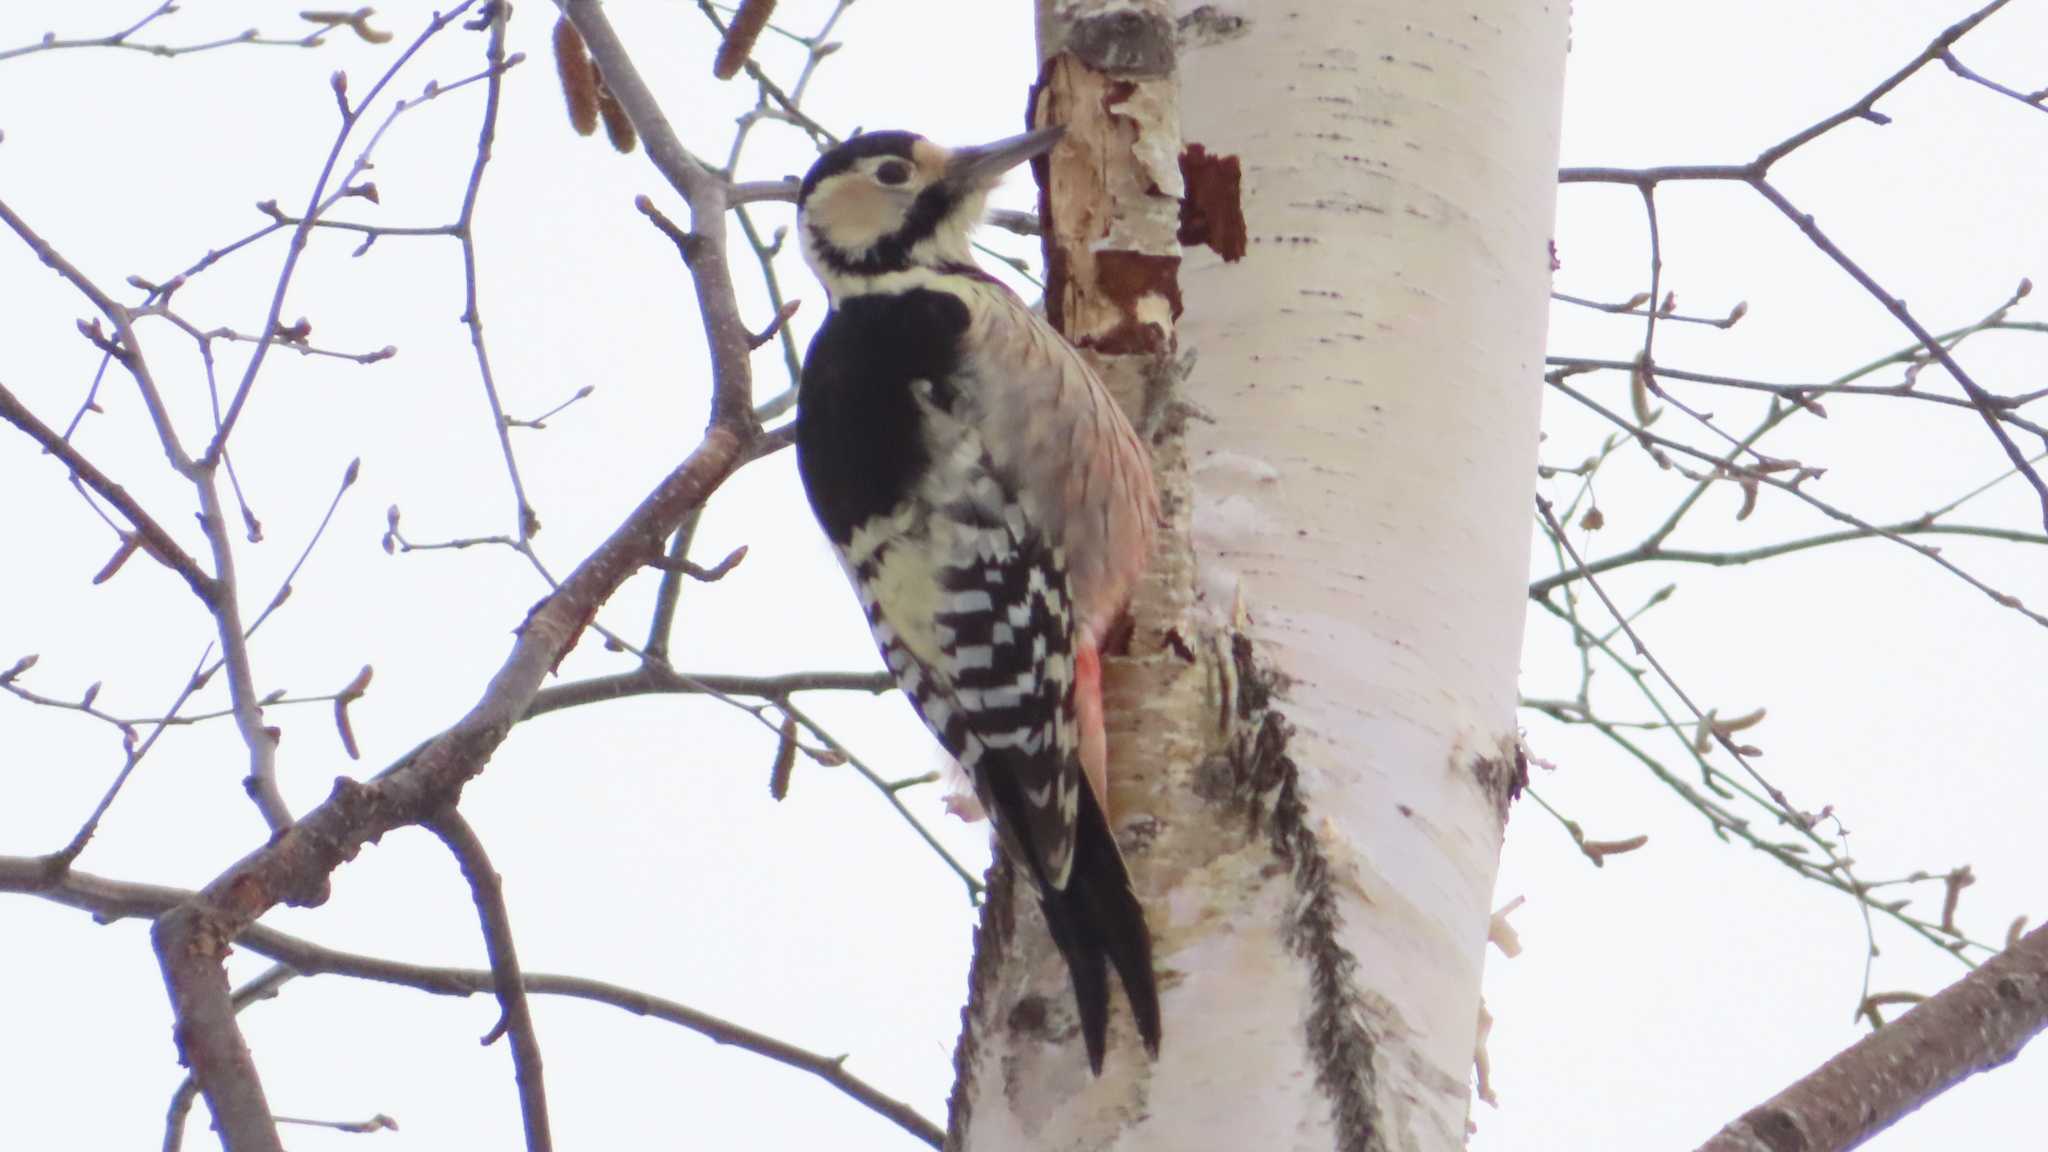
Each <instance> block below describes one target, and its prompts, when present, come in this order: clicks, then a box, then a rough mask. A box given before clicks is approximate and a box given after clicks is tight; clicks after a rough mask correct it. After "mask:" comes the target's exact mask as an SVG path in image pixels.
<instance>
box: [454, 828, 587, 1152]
mask: <svg viewBox="0 0 2048 1152" xmlns="http://www.w3.org/2000/svg"><path fill="white" fill-rule="evenodd" d="M427 827H428V828H430V829H432V830H433V833H434V835H436V836H439V837H440V838H441V842H442V843H443V844H446V845H447V846H448V851H450V852H452V853H454V855H455V862H456V863H457V864H458V865H460V866H461V868H462V878H463V879H464V880H467V881H468V882H469V893H470V896H471V898H472V899H474V900H475V901H476V912H477V919H478V920H479V921H480V922H481V923H482V925H483V933H484V951H485V953H486V954H487V955H488V956H489V957H490V960H491V986H492V988H493V990H494V991H495V992H496V993H497V996H498V1023H497V1024H496V1025H495V1026H493V1027H492V1028H491V1030H490V1031H489V1032H487V1033H485V1035H484V1038H483V1042H484V1043H485V1044H489V1043H491V1042H492V1041H494V1040H496V1039H497V1038H498V1037H500V1036H505V1037H508V1038H509V1039H510V1041H511V1044H512V1069H513V1078H514V1080H515V1081H516V1082H517V1083H518V1085H519V1114H520V1117H521V1118H522V1119H523V1120H524V1121H525V1123H526V1148H527V1152H550V1150H551V1149H552V1148H553V1147H554V1143H555V1141H554V1136H553V1134H552V1133H550V1131H549V1129H548V1091H547V1084H546V1082H545V1080H544V1079H543V1077H542V1075H541V1058H540V1037H539V1034H538V1033H537V1032H536V1031H535V1030H534V1026H533V1012H532V1010H531V1009H530V1008H528V1006H527V1003H526V986H525V984H524V983H523V982H522V979H521V977H520V974H519V952H518V950H517V949H516V948H515V947H514V946H513V942H512V915H511V913H510V911H509V910H507V909H506V907H505V888H504V884H503V883H502V882H501V881H500V879H499V876H498V871H497V869H495V868H493V867H491V857H490V854H489V853H487V852H485V851H484V842H483V841H482V840H480V839H478V838H477V834H476V830H475V829H473V828H471V827H470V826H469V821H467V820H464V819H463V818H462V814H461V813H460V812H457V811H456V810H455V809H454V808H448V809H445V810H443V811H442V812H441V813H440V814H439V815H437V816H435V817H434V818H433V819H431V820H429V821H427Z"/></svg>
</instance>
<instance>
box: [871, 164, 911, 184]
mask: <svg viewBox="0 0 2048 1152" xmlns="http://www.w3.org/2000/svg"><path fill="white" fill-rule="evenodd" d="M875 179H877V180H880V181H881V182H882V183H884V184H902V183H904V182H906V181H908V180H909V179H910V165H908V164H905V163H904V162H903V161H901V160H887V161H884V162H883V163H881V164H879V165H877V166H876V168H875Z"/></svg>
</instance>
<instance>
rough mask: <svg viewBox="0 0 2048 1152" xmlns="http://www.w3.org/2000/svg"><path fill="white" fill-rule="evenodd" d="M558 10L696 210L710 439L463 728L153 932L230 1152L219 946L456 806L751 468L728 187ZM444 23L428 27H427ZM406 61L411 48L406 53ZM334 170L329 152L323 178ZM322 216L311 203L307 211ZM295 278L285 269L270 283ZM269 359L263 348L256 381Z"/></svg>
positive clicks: (585, 6) (317, 815) (528, 627)
mask: <svg viewBox="0 0 2048 1152" xmlns="http://www.w3.org/2000/svg"><path fill="white" fill-rule="evenodd" d="M566 10H567V12H568V15H569V16H570V18H571V19H572V20H574V21H575V22H576V24H577V29H578V31H579V32H580V33H581V34H582V35H583V38H584V41H585V43H586V44H588V45H589V46H590V51H591V54H592V56H593V58H594V59H596V60H597V62H598V64H599V66H600V68H601V69H602V71H603V74H604V78H605V83H606V86H607V87H608V88H609V89H610V90H611V91H612V92H613V93H614V94H615V95H616V96H617V97H618V98H619V100H620V102H621V103H622V104H623V105H624V107H625V108H626V110H627V112H628V113H629V115H631V117H632V119H633V122H634V125H635V126H636V127H637V128H638V129H639V131H640V135H641V136H642V137H643V138H644V139H645V140H646V141H647V144H648V152H649V155H650V156H651V157H653V158H654V160H655V162H656V164H657V166H658V167H659V168H660V169H661V171H662V172H663V174H664V175H665V176H667V177H668V178H669V180H670V182H671V183H672V184H674V185H675V186H676V188H677V189H678V190H680V191H681V192H682V193H683V196H684V198H685V199H686V200H687V201H688V203H689V205H690V210H691V218H692V234H693V236H694V237H695V238H696V241H695V243H694V244H693V248H694V250H695V251H694V252H693V259H691V260H690V261H689V269H690V274H691V277H692V279H693V280H694V282H695V284H696V287H697V300H698V308H699V311H700V312H701V313H702V315H703V317H704V326H705V331H706V335H707V337H708V338H709V339H708V343H709V346H710V351H711V361H712V404H711V422H710V426H709V428H708V429H707V430H706V432H705V436H704V439H703V441H702V442H701V443H700V444H699V445H698V447H697V448H696V449H695V450H694V451H693V452H692V453H691V454H690V456H689V458H688V459H686V460H685V461H684V462H683V463H682V464H681V465H679V466H678V467H677V468H676V469H675V470H674V471H673V472H671V473H670V474H669V475H668V476H667V477H666V478H665V479H664V480H663V481H662V482H661V483H660V484H659V485H658V486H657V487H656V488H655V489H654V491H653V492H651V493H649V494H648V496H647V497H646V499H645V500H643V501H642V502H641V504H640V506H639V507H638V508H636V509H635V510H634V511H633V512H632V514H631V515H629V516H628V517H627V518H626V519H625V521H624V522H623V523H621V524H620V525H619V527H618V528H617V529H616V530H614V532H613V533H612V534H611V536H610V537H609V538H608V539H606V540H605V542H604V543H603V544H601V545H599V546H598V548H597V550H596V551H594V552H593V553H591V554H590V555H589V556H588V557H587V558H586V559H585V560H584V561H583V562H582V563H581V564H580V565H578V566H577V568H576V569H575V571H573V572H572V573H570V574H569V576H568V577H567V578H566V579H565V580H563V581H562V583H561V585H560V586H559V587H558V588H557V589H556V590H555V591H554V592H553V593H552V594H550V595H549V596H548V597H547V598H546V599H545V600H543V601H541V603H540V604H539V605H537V606H536V607H535V608H534V609H533V611H532V612H531V613H529V615H528V617H527V619H526V622H525V623H524V624H523V625H522V626H521V627H520V629H519V632H518V639H517V641H516V642H515V643H514V645H513V649H512V652H511V653H510V654H509V655H508V657H507V658H506V660H505V662H504V664H503V665H502V666H501V667H500V668H499V670H498V673H497V674H496V676H494V677H493V678H492V680H491V683H490V685H489V686H488V687H487V688H486V689H485V690H484V694H483V698H482V699H481V700H479V701H478V702H477V704H476V705H475V706H474V707H473V708H471V709H470V711H469V713H468V714H467V715H465V716H463V717H462V719H461V720H459V721H458V722H456V723H455V724H454V725H453V726H452V727H450V728H448V729H446V730H445V731H443V732H442V733H441V734H439V735H437V736H435V737H433V738H431V739H429V740H428V741H427V742H426V743H424V744H422V745H421V746H420V747H419V748H417V749H415V750H414V751H413V752H412V753H410V754H408V755H406V756H404V757H402V758H400V760H399V761H398V762H397V763H395V764H393V765H392V766H391V767H390V768H388V769H386V770H385V771H384V772H383V773H382V774H380V775H379V776H378V777H377V778H376V779H374V780H372V781H371V782H370V783H368V784H362V783H358V782H356V781H354V780H349V779H343V780H340V781H338V782H337V783H336V785H335V788H334V791H333V793H332V794H331V795H330V796H329V797H328V799H327V800H326V801H324V802H323V803H321V804H320V805H318V806H317V807H315V808H314V809H313V810H311V811H309V812H308V813H306V814H305V816H304V817H303V818H302V819H300V820H299V821H298V822H297V823H296V824H294V825H292V826H291V827H290V828H288V829H286V830H284V831H283V832H281V833H279V834H277V835H276V836H274V837H273V838H272V839H271V840H270V841H269V842H268V843H266V844H265V845H263V846H262V847H261V848H258V849H257V850H256V851H254V852H251V853H250V854H249V855H247V856H245V857H243V858H242V860H240V861H239V862H237V863H236V864H235V865H233V866H232V867H230V868H229V869H228V870H227V871H225V872H223V873H222V874H221V875H220V876H218V877H217V878H215V879H214V880H213V881H212V882H211V883H209V884H208V885H207V886H206V887H205V888H203V889H202V890H201V891H199V892H198V893H195V894H193V895H191V896H190V897H189V898H187V899H185V900H184V901H182V902H181V903H180V904H179V905H178V906H177V907H175V908H173V909H171V910H170V911H168V912H166V913H165V914H164V915H162V916H161V917H159V918H158V919H157V922H156V926H155V929H154V930H153V932H152V938H153V941H154V944H155V947H156V952H157V957H158V961H159V964H160V966H161V967H162V969H163V973H164V980H165V985H166V987H167V988H168V989H169V991H170V996H171V1003H172V1006H173V1008H174V1010H175V1012H176V1015H177V1025H176V1029H175V1036H176V1038H177V1040H178V1042H179V1046H180V1051H181V1053H182V1055H183V1057H184V1059H185V1061H186V1063H187V1065H188V1066H189V1067H190V1068H191V1069H192V1071H193V1073H194V1075H195V1076H196V1077H197V1078H198V1080H199V1084H200V1088H201V1090H202V1091H203V1092H204V1093H205V1094H206V1098H207V1103H208V1105H209V1107H210V1108H211V1109H212V1111H213V1114H214V1117H215V1119H216V1120H217V1121H218V1122H219V1124H220V1129H221V1133H222V1136H223V1138H224V1140H225V1142H226V1144H227V1146H228V1148H229V1150H230V1152H271V1150H274V1149H278V1148H279V1147H280V1145H279V1141H278V1135H277V1127H276V1124H275V1122H274V1121H273V1120H272V1118H271V1115H270V1110H269V1107H268V1104H267V1101H266V1100H265V1098H264V1095H263V1088H262V1082H261V1078H260V1076H259V1075H258V1073H257V1070H256V1066H255V1062H254V1061H253V1059H251V1057H250V1055H249V1051H248V1047H247V1045H246V1044H245V1043H244V1041H243V1039H242V1035H241V1032H240V1029H239V1028H238V1027H237V1025H236V1023H235V1020H234V1014H233V1011H232V1008H231V1004H230V1000H229V993H228V986H227V977H226V972H225V969H224V968H223V966H222V965H223V962H224V960H225V958H226V953H227V948H228V944H229V942H230V941H232V940H234V939H235V938H236V937H237V936H239V935H241V934H242V933H243V932H244V931H245V930H246V929H248V928H249V927H250V926H251V925H253V924H254V923H255V921H256V919H257V917H259V916H261V915H262V914H263V913H264V912H266V911H268V910H269V909H271V908H273V907H275V906H276V905H278V904H279V903H290V904H295V905H307V906H310V905H317V904H319V903H320V902H322V901H323V900H324V899H325V898H326V895H327V887H328V876H329V875H330V874H331V873H332V872H333V871H334V870H335V869H336V868H338V867H340V866H341V865H342V864H343V863H346V862H347V861H348V860H349V859H351V858H353V857H354V855H355V853H356V852H357V851H359V850H360V849H361V847H362V846H363V845H364V844H366V843H368V842H370V841H371V840H374V839H376V838H377V837H379V836H382V835H383V834H385V833H387V832H390V831H392V830H393V829H396V828H400V827H404V826H406V825H409V824H418V823H423V822H425V821H426V820H427V819H429V818H431V817H432V816H434V815H435V814H437V813H439V812H440V811H442V810H443V809H445V808H447V807H448V806H449V805H451V804H453V803H454V802H455V801H456V799H457V798H458V797H459V796H460V794H461V790H462V786H463V785H464V784H465V783H467V782H468V781H469V780H470V779H471V778H472V777H474V776H476V775H477V774H478V773H480V772H482V771H483V769H484V767H485V765H486V764H487V763H488V762H489V760H490V757H491V755H492V754H493V753H494V752H495V751H496V750H497V748H498V745H500V744H501V743H503V742H504V739H505V737H506V735H507V734H508V733H509V732H510V731H511V728H512V726H513V725H514V724H515V723H517V722H518V720H519V719H520V717H522V716H523V715H524V714H525V713H526V711H527V709H528V707H529V706H530V705H531V703H532V700H533V697H534V695H535V693H536V692H537V691H538V690H539V688H540V683H541V680H542V678H543V677H544V676H545V675H547V673H548V672H549V671H550V670H552V669H554V668H556V667H558V666H559V665H560V663H561V661H562V659H563V658H564V657H565V656H567V655H568V653H569V651H570V649H572V648H573V647H574V646H575V644H576V641H577V639H578V638H579V637H580V636H581V634H582V633H583V631H584V629H585V628H586V627H588V626H589V625H590V624H591V622H592V621H593V620H594V619H595V618H596V615H597V611H598V609H599V608H600V607H601V606H602V605H603V604H604V602H605V601H606V600H607V599H609V598H610V596H611V595H612V593H613V592H615V591H617V590H618V588H619V586H620V585H622V584H623V583H624V582H625V580H626V579H627V577H629V576H631V575H632V574H633V573H634V572H636V571H638V570H639V569H640V567H641V566H642V565H644V564H645V563H647V562H648V561H650V560H653V559H656V558H658V557H659V556H660V555H661V553H662V546H663V544H664V543H665V542H666V540H667V538H668V537H669V535H670V534H671V533H673V532H674V531H675V529H676V528H677V526H678V525H680V524H681V522H682V520H683V518H684V516H686V515H687V514H688V513H689V511H690V510H691V509H693V508H696V507H698V506H700V505H701V504H702V503H703V502H704V500H705V499H706V498H707V497H709V496H710V494H711V493H712V492H713V491H714V490H715V489H716V488H717V487H718V485H719V484H720V483H722V482H723V481H724V479H725V477H726V476H727V475H728V474H730V473H731V471H732V470H733V469H734V468H735V467H737V466H738V465H739V464H740V463H741V462H742V461H743V460H744V459H745V458H746V450H747V448H748V446H749V442H750V441H751V440H752V439H753V438H754V437H755V436H756V435H757V433H758V428H757V426H756V424H755V422H754V419H753V413H752V408H751V405H750V400H749V397H750V395H751V388H752V376H751V370H750V366H749V364H748V352H749V348H748V345H747V338H748V333H747V328H746V325H745V324H744V323H743V322H742V321H741V319H740V316H739V307H738V302H737V300H736V298H735V296H734V292H733V287H732V279H731V276H730V273H729V271H728V269H727V266H726V262H725V246H724V239H725V234H724V216H723V214H724V211H725V207H726V200H725V182H724V181H723V180H721V179H719V178H718V177H716V176H713V175H712V174H711V173H710V172H708V171H707V170H706V169H705V168H704V167H703V166H702V165H701V164H699V163H698V162H697V161H696V159H695V158H694V157H692V156H690V155H689V153H688V152H686V151H685V150H684V149H683V147H682V144H681V142H680V141H679V140H677V139H676V137H675V134H674V131H673V130H672V129H671V128H670V127H669V126H668V124H667V122H666V120H665V119H664V118H663V117H662V114H661V111H660V109H659V108H658V107H657V106H656V104H655V102H654V98H653V96H652V94H651V93H650V92H649V91H648V89H647V86H646V84H645V82H644V81H642V80H641V79H640V77H639V75H638V73H637V72H636V71H635V70H634V68H633V65H632V61H631V60H630V59H629V58H628V57H627V55H626V52H625V49H624V47H623V45H622V44H621V43H620V42H619V39H618V36H617V34H616V33H614V32H613V31H612V29H611V26H610V24H609V23H608V22H607V21H606V19H605V17H604V15H603V12H602V10H601V9H600V8H599V7H598V6H597V5H596V4H595V3H592V2H590V0H572V2H571V3H570V4H568V5H567V6H566ZM457 11H460V9H459V8H458V9H457ZM451 15H452V14H451ZM449 18H450V17H447V16H444V17H438V18H437V24H436V26H437V27H438V26H439V24H440V23H443V22H445V21H446V20H447V19H449ZM417 43H419V42H417V41H416V44H417ZM413 50H414V49H411V48H409V49H408V50H407V55H410V53H411V52H412V51H413ZM391 74H392V73H391V72H387V73H386V76H387V77H388V76H389V75H391ZM360 107H361V105H358V106H357V108H358V109H360ZM358 114H359V112H358ZM345 131H346V129H344V133H345ZM337 148H338V145H337ZM333 159H334V157H333V155H330V157H329V162H328V167H329V169H331V167H332V163H333ZM324 181H325V176H324V175H323V177H322V182H323V184H324ZM318 203H319V201H318V198H317V197H316V199H315V201H314V205H315V208H317V206H318ZM312 214H314V213H313V212H311V211H309V213H308V215H312ZM302 242H303V238H302V237H295V243H294V246H293V247H294V254H296V251H297V250H298V245H299V243H302ZM290 267H291V261H290V259H289V258H288V260H287V264H286V268H285V272H284V273H282V274H281V276H280V286H282V284H283V283H284V276H286V275H288V273H289V271H290ZM281 296H282V291H281V287H280V292H279V294H278V296H276V297H273V300H272V309H271V310H272V317H273V322H274V319H275V315H276V312H277V308H278V306H279V304H280V301H281ZM272 326H274V323H273V325H272ZM268 327H269V326H266V330H268ZM264 347H266V346H265V345H258V346H257V349H256V354H255V356H252V358H251V368H253V367H254V366H255V363H256V362H257V360H258V359H259V358H260V356H261V354H262V352H263V349H264ZM252 382H253V373H252V372H250V371H246V370H245V373H244V376H243V383H242V386H241V387H239V388H238V389H237V392H236V398H235V401H234V403H233V404H231V405H230V408H229V412H228V415H227V417H226V418H224V419H223V421H222V425H221V428H220V430H219V431H218V432H216V433H215V436H214V442H213V447H212V448H211V449H210V450H209V453H208V455H209V458H210V457H211V456H212V454H213V453H214V452H217V451H219V450H220V449H221V448H222V447H223V446H224V445H225V443H226V439H227V435H228V433H229V432H230V431H231V430H232V426H233V416H234V413H235V411H236V410H237V406H238V405H240V404H241V403H243V402H245V401H246V399H247V397H248V386H249V385H250V384H251V383H252Z"/></svg>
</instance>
